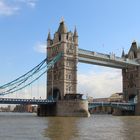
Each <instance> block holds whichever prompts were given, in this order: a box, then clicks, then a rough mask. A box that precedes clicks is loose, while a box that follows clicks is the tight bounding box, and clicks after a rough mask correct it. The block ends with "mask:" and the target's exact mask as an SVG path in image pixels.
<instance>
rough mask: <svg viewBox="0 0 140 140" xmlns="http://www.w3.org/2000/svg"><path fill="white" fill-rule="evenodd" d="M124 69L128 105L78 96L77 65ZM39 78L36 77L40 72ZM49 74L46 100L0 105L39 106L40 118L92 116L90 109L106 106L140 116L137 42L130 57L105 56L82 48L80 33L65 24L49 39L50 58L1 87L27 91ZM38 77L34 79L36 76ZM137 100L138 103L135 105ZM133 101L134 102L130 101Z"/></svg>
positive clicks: (2, 92) (8, 90) (1, 92)
mask: <svg viewBox="0 0 140 140" xmlns="http://www.w3.org/2000/svg"><path fill="white" fill-rule="evenodd" d="M78 62H81V63H88V64H94V65H101V66H107V67H113V68H117V69H122V77H123V80H122V83H123V99H124V101H125V102H124V103H94V102H93V103H90V104H88V102H87V100H83V99H82V95H81V94H77V63H78ZM39 72H40V73H41V74H39V76H36V77H35V75H36V74H37V73H39ZM45 73H47V85H46V87H47V93H46V94H47V97H46V99H44V100H42V99H36V100H35V99H12V98H10V99H9V98H3V99H0V104H5V103H7V104H8V103H9V104H14V103H15V104H16V103H19V104H29V103H30V104H37V105H38V115H39V116H50V115H53V116H89V112H88V108H92V107H93V108H94V107H96V106H100V105H104V106H106V105H107V106H111V107H114V108H117V109H118V110H120V109H121V110H126V111H127V112H128V111H131V112H132V111H133V112H134V113H135V114H136V115H140V47H139V46H138V44H137V43H136V42H135V41H134V42H133V43H132V45H131V48H130V50H129V52H128V53H127V54H125V53H124V51H123V52H122V56H121V57H117V56H115V54H103V53H98V52H93V51H89V50H84V49H80V48H78V32H77V30H76V28H75V30H74V32H71V31H68V30H67V27H66V25H65V23H64V21H61V22H60V25H59V27H58V30H57V31H56V32H55V33H54V38H51V34H50V32H49V33H48V38H47V58H46V59H45V60H43V61H42V62H41V63H40V64H39V65H37V66H36V67H34V68H33V69H32V70H30V71H29V72H27V73H26V74H24V75H22V76H20V77H19V78H17V79H15V80H13V81H12V82H9V83H7V84H4V85H2V86H0V95H1V96H4V95H7V94H12V93H14V92H16V91H19V90H21V89H24V88H26V87H27V86H29V85H31V84H32V83H34V82H35V81H37V80H38V79H39V78H40V77H41V76H42V75H44V74H45ZM33 76H34V79H32V77H33ZM134 99H137V103H133V101H134ZM130 101H131V102H130Z"/></svg>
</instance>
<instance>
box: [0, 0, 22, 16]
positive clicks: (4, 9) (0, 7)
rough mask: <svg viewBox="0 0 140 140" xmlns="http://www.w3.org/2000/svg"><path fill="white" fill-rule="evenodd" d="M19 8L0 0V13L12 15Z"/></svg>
mask: <svg viewBox="0 0 140 140" xmlns="http://www.w3.org/2000/svg"><path fill="white" fill-rule="evenodd" d="M19 9H20V8H19V7H17V6H13V5H9V4H7V3H6V2H5V1H3V0H0V15H4V16H9V15H13V14H14V13H15V12H17V11H18V10H19Z"/></svg>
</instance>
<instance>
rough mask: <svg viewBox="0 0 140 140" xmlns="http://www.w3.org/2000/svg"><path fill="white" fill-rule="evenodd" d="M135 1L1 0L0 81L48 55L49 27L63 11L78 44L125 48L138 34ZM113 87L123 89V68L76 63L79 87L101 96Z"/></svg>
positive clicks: (116, 50) (117, 50) (111, 49)
mask: <svg viewBox="0 0 140 140" xmlns="http://www.w3.org/2000/svg"><path fill="white" fill-rule="evenodd" d="M139 5H140V1H139V0H133V1H132V0H105V1H104V0H70V1H66V0H59V1H58V0H0V65H1V69H0V77H1V78H0V85H3V84H4V83H7V82H9V81H11V80H14V79H15V78H17V77H19V76H20V75H22V74H24V73H26V72H27V71H29V70H30V69H31V68H33V67H34V66H36V65H37V64H38V63H40V62H41V61H42V60H43V59H44V58H45V57H46V54H45V53H44V50H45V47H46V39H47V35H48V31H50V32H51V36H53V34H54V33H55V31H56V30H57V29H58V26H59V23H60V20H61V18H62V17H63V18H64V20H65V23H66V26H67V28H68V30H71V31H74V28H75V26H76V28H77V31H78V36H79V48H83V49H87V50H91V51H95V52H100V53H106V54H109V53H110V52H113V53H115V54H116V55H117V56H121V53H122V48H124V50H125V52H126V53H127V52H128V51H129V48H130V46H131V43H132V42H133V41H134V40H136V41H137V42H139V40H140V16H139V13H140V8H139ZM44 84H45V82H44ZM42 87H43V85H40V90H41V91H42V90H44V89H43V88H42ZM115 92H122V76H121V70H118V69H112V68H106V67H102V66H95V65H89V64H81V63H78V93H83V94H86V95H88V96H92V97H94V98H98V97H100V98H101V97H109V96H110V95H111V94H113V93H115ZM21 96H23V95H21ZM25 96H26V95H25ZM34 96H35V95H34ZM41 96H44V95H41Z"/></svg>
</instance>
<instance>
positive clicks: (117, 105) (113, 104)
mask: <svg viewBox="0 0 140 140" xmlns="http://www.w3.org/2000/svg"><path fill="white" fill-rule="evenodd" d="M135 105H136V104H135V103H122V102H92V103H89V109H92V108H95V107H98V106H109V107H113V108H119V109H122V110H130V111H134V110H135Z"/></svg>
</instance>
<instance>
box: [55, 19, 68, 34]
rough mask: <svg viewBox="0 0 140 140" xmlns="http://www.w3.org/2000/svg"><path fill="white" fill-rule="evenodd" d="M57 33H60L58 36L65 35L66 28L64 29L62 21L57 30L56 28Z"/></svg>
mask: <svg viewBox="0 0 140 140" xmlns="http://www.w3.org/2000/svg"><path fill="white" fill-rule="evenodd" d="M57 32H58V33H60V34H65V33H67V27H66V25H65V23H64V19H62V21H61V22H60V25H59V28H58V31H57Z"/></svg>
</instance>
